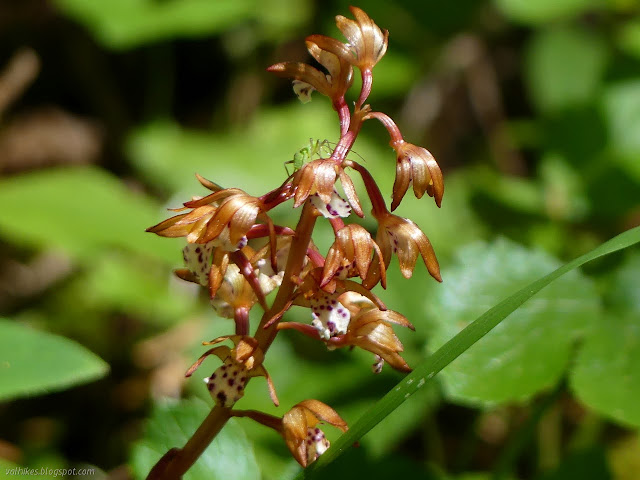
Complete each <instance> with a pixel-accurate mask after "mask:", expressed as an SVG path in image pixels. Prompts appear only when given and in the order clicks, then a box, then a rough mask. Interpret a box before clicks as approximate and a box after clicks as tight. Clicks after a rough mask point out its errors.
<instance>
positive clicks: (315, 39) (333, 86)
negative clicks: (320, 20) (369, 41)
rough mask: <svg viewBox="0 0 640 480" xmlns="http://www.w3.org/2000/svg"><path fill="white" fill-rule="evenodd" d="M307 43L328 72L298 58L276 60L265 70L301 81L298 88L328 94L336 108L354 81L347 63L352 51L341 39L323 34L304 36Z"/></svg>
mask: <svg viewBox="0 0 640 480" xmlns="http://www.w3.org/2000/svg"><path fill="white" fill-rule="evenodd" d="M306 45H307V49H308V50H309V53H310V54H311V56H313V58H315V59H316V60H317V61H318V63H320V64H321V65H322V66H323V67H324V68H326V70H327V72H328V74H325V73H324V72H321V71H320V70H318V69H317V68H315V67H312V66H311V65H307V64H306V63H300V62H281V63H276V64H275V65H271V66H270V67H269V68H267V71H269V72H273V73H275V74H276V75H278V76H279V77H284V78H293V79H295V80H296V81H298V82H301V84H300V83H298V84H297V88H298V89H299V90H303V91H304V90H306V91H307V92H308V93H309V94H310V91H309V90H308V87H311V88H312V89H314V90H317V91H318V92H320V93H321V94H323V95H326V96H327V97H329V98H331V100H332V102H333V105H334V108H335V109H336V110H339V108H340V107H341V106H342V105H343V104H344V95H345V93H346V91H347V90H348V89H349V87H350V86H351V84H352V83H353V67H352V66H351V64H350V63H349V57H350V56H351V52H350V51H349V49H348V48H347V46H346V45H345V44H343V43H342V42H339V41H338V40H335V39H333V38H330V37H326V36H324V35H311V36H309V37H307V39H306ZM305 86H308V87H306V88H305ZM294 87H296V84H294ZM296 93H297V92H296ZM303 101H304V99H303Z"/></svg>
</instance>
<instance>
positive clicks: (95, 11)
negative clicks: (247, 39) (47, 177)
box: [55, 0, 254, 48]
mask: <svg viewBox="0 0 640 480" xmlns="http://www.w3.org/2000/svg"><path fill="white" fill-rule="evenodd" d="M55 4H56V5H57V6H58V8H59V9H60V10H62V11H63V12H65V13H66V14H67V15H69V16H70V17H72V18H74V19H75V20H77V21H79V22H81V23H83V24H84V25H86V26H87V27H88V28H89V30H90V31H91V33H93V34H94V35H95V36H96V38H97V39H98V40H99V41H100V42H102V43H103V44H104V45H106V46H108V47H111V48H131V47H134V46H136V45H141V44H144V43H148V42H153V41H158V40H162V39H165V38H172V37H195V36H202V35H210V34H214V33H217V32H219V31H222V30H226V29H227V28H229V26H231V25H234V24H237V23H238V22H240V21H242V20H245V19H247V18H249V17H250V16H251V10H252V8H253V7H254V2H253V1H252V0H234V1H232V2H228V1H220V2H211V1H208V0H181V1H179V2H175V1H171V2H155V1H153V0H110V1H108V2H101V1H98V2H87V1H84V0H55Z"/></svg>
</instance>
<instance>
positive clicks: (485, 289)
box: [0, 0, 640, 480]
mask: <svg viewBox="0 0 640 480" xmlns="http://www.w3.org/2000/svg"><path fill="white" fill-rule="evenodd" d="M348 5H349V3H348V2H346V1H339V0H333V1H324V2H320V1H317V2H314V1H311V0H295V1H293V0H260V1H257V0H233V1H227V0H110V1H109V2H104V1H88V0H49V1H45V0H22V1H6V0H5V1H4V2H0V39H1V41H0V64H1V65H2V66H3V68H4V71H3V73H2V74H1V75H0V115H1V118H0V121H1V123H0V204H1V205H2V206H3V208H2V209H1V210H0V315H1V316H2V317H3V318H4V320H2V321H0V402H1V403H0V467H1V468H2V470H0V472H3V473H4V471H5V470H4V468H11V467H13V466H16V465H20V466H28V467H33V468H40V467H42V466H44V467H47V468H66V467H81V466H87V465H88V466H92V467H93V468H96V469H97V471H98V472H105V475H106V474H107V473H108V474H110V476H111V478H123V479H124V478H129V477H130V476H132V477H133V478H144V475H146V473H147V472H148V470H149V468H150V466H151V465H153V463H154V462H155V461H156V460H157V458H158V457H159V456H160V455H161V454H162V453H164V451H165V450H166V449H168V448H170V447H173V446H180V445H182V443H183V442H184V441H185V440H186V438H187V437H188V435H190V433H191V432H192V431H193V430H194V429H195V427H196V426H197V425H198V424H199V423H200V421H201V419H202V418H203V417H204V416H205V415H206V412H207V411H208V408H209V407H208V405H209V404H211V400H210V399H209V398H208V393H207V391H206V389H205V388H203V384H202V382H201V381H200V379H199V378H194V379H189V380H185V379H184V378H183V372H184V371H185V369H186V367H187V366H188V365H189V364H190V363H191V362H192V361H193V360H194V359H195V358H196V357H197V356H198V355H199V354H200V353H202V347H201V346H200V342H201V341H202V340H207V339H211V338H214V337H215V336H217V335H218V334H224V333H228V332H229V331H230V328H231V324H230V323H228V321H227V320H223V319H219V318H216V317H215V315H214V313H213V311H212V310H211V309H210V308H208V306H207V302H206V299H203V298H198V297H197V295H196V291H195V290H193V289H191V288H190V285H185V284H184V282H181V281H179V280H177V279H174V278H172V276H171V269H172V268H175V267H178V266H180V262H181V254H180V249H181V245H182V244H181V242H180V241H172V240H168V239H160V238H157V237H155V236H152V235H150V234H145V233H144V229H145V228H146V227H147V226H150V225H152V224H155V223H157V222H158V221H159V220H161V219H163V218H165V215H166V213H165V211H164V208H165V207H167V206H175V205H177V204H178V203H179V202H180V201H181V200H183V199H185V198H189V197H190V196H191V195H194V194H200V193H201V191H200V190H201V189H200V188H199V185H198V184H197V182H196V181H195V178H194V173H195V172H198V173H200V174H202V175H203V176H205V177H207V178H210V179H212V180H214V181H216V182H218V183H220V184H221V185H223V186H225V187H231V186H237V187H240V188H242V189H244V190H246V191H247V192H248V193H250V194H262V193H264V192H265V191H266V190H267V189H270V188H272V187H274V186H276V185H277V184H279V183H280V182H281V181H282V180H283V178H284V177H285V167H284V165H283V164H284V162H286V161H287V160H289V159H291V158H292V156H293V153H294V152H295V151H296V150H298V149H300V148H302V147H303V146H305V144H307V143H308V140H309V138H310V137H312V138H320V139H325V138H326V139H329V140H335V139H336V138H337V135H338V132H337V122H336V117H335V113H334V112H333V111H332V110H331V108H330V106H329V103H328V102H327V101H326V99H324V98H321V96H319V95H318V96H316V97H315V98H314V101H313V102H312V103H310V104H308V105H304V106H303V105H301V104H300V103H299V102H298V101H297V100H296V99H295V96H294V95H293V93H292V91H291V88H290V84H289V82H287V81H283V80H280V79H277V78H275V77H273V78H272V77H271V76H269V75H268V74H267V73H266V72H265V68H266V67H267V66H268V65H270V64H272V63H275V62H276V61H281V60H305V59H306V58H307V57H306V53H305V51H304V42H303V38H304V36H306V35H308V34H311V33H323V34H328V35H332V36H336V37H339V32H338V31H337V29H336V28H335V26H334V24H333V16H334V15H336V14H343V15H348ZM358 6H360V7H361V8H364V9H365V10H366V11H367V12H368V13H369V15H370V16H371V17H372V18H373V19H374V20H375V21H376V22H377V23H378V24H379V25H380V26H381V27H383V28H387V29H388V30H389V31H390V47H389V52H388V54H387V56H385V58H384V59H383V60H382V62H381V63H380V64H379V65H378V66H376V68H375V70H374V86H373V93H372V95H371V97H370V98H369V101H370V103H372V104H373V105H374V106H375V108H376V109H379V110H383V111H386V112H387V113H389V114H390V115H391V116H392V117H394V118H395V119H396V121H397V122H398V124H399V125H400V127H401V128H402V130H403V132H404V133H405V136H406V138H407V140H408V141H411V142H413V143H417V144H421V145H425V146H426V147H427V148H429V149H430V150H431V152H432V153H433V154H434V155H435V156H436V158H437V159H438V161H439V163H440V165H441V167H442V169H443V171H444V173H445V184H446V194H445V196H444V201H443V206H442V209H437V208H436V207H435V206H433V205H432V202H427V201H426V200H424V199H423V200H422V201H419V200H416V199H414V198H411V196H407V197H406V198H405V200H404V201H403V203H402V205H401V206H400V207H399V209H398V211H399V214H400V215H402V216H407V217H410V218H412V219H414V220H415V221H416V222H417V223H418V224H419V225H420V226H421V227H422V228H423V229H424V231H425V232H426V233H427V235H428V236H429V237H430V239H431V241H432V243H433V244H434V246H435V249H436V252H437V254H438V256H439V259H440V263H441V266H442V267H443V278H444V283H443V284H435V283H436V282H433V281H432V280H431V279H429V278H428V274H427V272H426V270H425V269H424V268H423V267H420V266H419V267H418V268H417V269H416V275H414V277H413V278H412V279H411V280H404V279H403V278H401V276H400V274H399V273H398V271H397V270H398V269H397V268H391V269H390V274H391V278H390V281H389V285H390V287H389V289H388V291H386V292H379V294H380V295H381V296H382V297H383V298H384V300H385V301H386V302H387V304H388V305H389V306H390V307H391V308H394V309H395V310H398V311H400V312H402V313H404V314H405V315H406V316H407V317H408V318H409V319H410V321H411V322H412V323H413V324H414V325H415V326H416V332H415V333H411V334H409V333H407V332H402V331H398V334H399V335H400V336H401V338H402V340H403V342H404V344H405V348H406V358H407V359H408V361H409V363H410V364H411V365H416V364H418V363H419V362H420V361H421V360H423V359H424V358H425V357H427V356H428V355H429V354H431V353H433V352H434V351H435V350H436V349H438V348H439V347H440V346H441V345H443V344H444V343H445V342H446V341H447V340H448V339H450V338H451V337H453V336H454V335H455V334H456V333H458V332H459V331H460V330H461V329H463V328H464V327H465V326H466V325H468V324H469V323H470V322H471V321H472V320H473V319H475V318H476V317H478V316H479V315H480V314H482V313H483V312H485V311H486V310H487V309H489V308H490V307H492V306H493V305H495V304H496V303H498V302H499V301H500V300H502V299H503V298H505V297H507V296H508V295H510V294H511V293H513V292H515V291H516V290H517V289H518V288H520V287H522V286H525V285H526V284H527V283H529V282H531V281H533V280H535V279H537V278H539V277H541V276H542V275H544V274H546V273H549V272H550V271H552V270H553V269H555V268H557V267H558V266H560V265H561V264H562V263H564V262H566V261H568V260H571V259H572V258H575V257H577V256H578V255H581V254H583V253H585V252H587V251H588V250H590V249H592V248H594V247H596V246H597V245H598V244H600V243H602V242H603V241H604V240H607V239H608V238H610V237H612V236H614V235H615V234H617V233H620V232H622V231H624V230H627V229H629V228H631V227H633V226H636V225H639V224H640V161H639V158H640V7H639V6H638V4H637V3H636V1H635V0H536V1H535V2H534V1H527V0H493V1H491V0H458V1H456V2H441V1H436V0H429V1H424V0H413V1H412V0H401V1H396V2H385V1H381V0H367V1H366V2H362V3H360V4H359V5H358ZM383 133H384V132H383V131H382V130H381V127H379V126H377V125H373V124H371V125H370V124H367V125H366V128H365V130H364V131H363V132H362V134H361V136H360V138H359V141H358V142H357V143H356V145H355V147H354V149H355V151H356V152H357V153H358V154H360V155H361V156H362V157H363V158H365V159H366V166H367V168H369V169H370V170H371V171H372V172H373V174H374V176H376V178H378V179H380V182H381V184H382V187H383V189H386V192H388V193H390V192H391V185H392V183H393V176H394V172H395V165H394V156H393V152H392V151H391V149H390V148H389V147H388V146H387V145H386V134H383ZM289 213H290V212H287V211H282V212H281V214H282V216H281V217H280V221H281V222H282V223H287V222H291V221H293V217H291V216H288V214H289ZM287 219H289V220H287ZM365 226H367V227H374V224H373V223H366V222H365ZM320 233H321V235H320V237H318V238H317V239H316V241H317V243H318V244H319V245H320V248H321V249H324V250H325V251H326V249H327V248H328V246H329V245H330V243H331V238H332V234H331V231H330V229H325V230H324V231H322V232H320ZM288 333H289V332H285V333H283V334H282V335H281V336H280V337H279V339H278V341H277V342H276V343H275V344H274V346H273V347H272V348H271V353H270V354H269V355H268V358H267V362H266V366H267V368H268V369H269V371H270V373H271V375H272V377H273V378H274V382H275V385H276V388H277V390H278V395H279V397H280V400H281V404H282V405H283V406H291V405H293V404H295V403H297V402H298V401H301V400H303V399H305V398H318V399H319V400H322V401H324V402H326V403H328V404H331V405H332V406H333V407H335V408H336V410H337V411H338V412H339V413H340V414H341V415H342V416H343V417H344V418H345V419H346V420H347V421H348V422H349V423H353V422H355V421H356V420H357V419H358V418H359V417H360V416H361V415H362V412H364V411H365V410H366V409H367V408H368V407H370V406H371V405H372V404H373V403H374V402H375V401H376V400H377V399H378V398H380V397H381V396H382V395H384V393H385V392H387V391H388V390H390V389H391V388H392V387H393V386H394V385H395V384H396V383H397V382H398V381H399V380H400V379H401V378H402V376H401V375H399V374H397V373H396V372H392V371H387V370H388V369H385V372H384V373H383V374H382V375H380V376H375V377H374V376H373V375H371V374H370V370H369V368H370V365H369V364H370V363H371V358H370V355H366V354H362V355H361V354H360V353H358V352H355V351H354V352H341V351H340V352H327V351H325V349H324V347H322V346H321V345H320V346H319V345H316V344H314V343H313V342H311V341H307V340H306V339H304V338H302V337H301V336H299V335H295V334H291V335H289V334H288ZM639 397H640V251H639V250H638V248H637V247H636V248H632V249H628V250H626V251H625V252H622V253H616V254H613V255H610V256H608V257H606V258H604V259H602V260H597V261H595V262H592V263H590V264H589V265H587V266H586V267H585V268H583V269H582V270H581V271H579V270H575V271H573V272H571V273H570V274H568V275H566V276H564V277H562V278H561V279H559V280H558V281H556V282H554V283H553V284H552V285H551V286H550V287H548V288H547V289H545V290H543V291H542V292H541V293H540V294H538V295H536V296H535V297H534V298H533V299H532V300H531V301H529V302H528V303H526V304H525V305H524V306H523V307H522V308H520V309H518V310H517V311H516V312H515V313H514V314H513V315H511V316H509V317H508V318H507V320H506V321H504V322H503V323H501V324H500V325H499V326H498V327H497V328H496V329H495V330H494V331H492V332H490V333H489V334H488V335H487V336H486V337H485V338H483V339H482V340H481V341H480V342H479V343H478V344H476V345H475V346H473V347H472V348H470V349H469V350H468V351H467V352H466V353H464V354H463V355H462V356H461V357H460V358H459V359H458V360H456V361H455V362H454V363H452V364H451V365H450V366H449V367H447V368H446V369H445V370H444V371H443V372H442V374H441V375H438V376H437V377H436V378H435V381H434V382H430V383H429V384H428V385H427V386H426V387H425V388H423V389H421V390H419V391H418V392H417V393H416V394H415V395H413V396H412V397H411V398H410V399H408V400H407V401H406V402H405V403H404V404H403V405H401V406H400V407H399V408H398V409H397V410H395V411H394V412H393V413H392V415H390V416H389V417H387V418H386V419H385V420H384V421H383V422H382V423H380V424H379V425H378V426H377V427H376V428H375V429H374V430H373V431H371V432H370V433H369V434H368V435H366V436H365V437H364V438H363V439H362V441H361V446H360V448H358V449H351V450H350V451H349V452H347V453H346V454H345V455H344V456H343V457H341V458H340V459H339V460H338V461H336V462H335V463H333V464H332V465H331V466H330V467H329V468H330V469H331V471H330V473H327V471H326V470H325V471H324V472H323V474H322V475H327V476H328V475H331V477H332V478H335V479H339V478H352V476H353V475H354V472H355V473H357V474H358V475H359V476H362V477H364V478H367V477H368V478H371V479H376V478H388V477H389V476H394V477H397V478H401V477H402V476H403V475H405V476H406V477H408V478H425V479H442V478H447V479H488V478H513V479H516V478H518V479H541V480H551V479H563V480H565V479H573V478H575V479H580V480H589V479H594V480H596V479H597V480H600V479H622V480H631V479H638V478H640V460H639V459H640V437H639V436H638V427H640V402H638V398H639ZM239 406H240V407H241V408H257V407H259V408H262V409H265V408H266V409H267V411H270V412H277V413H279V414H282V413H283V411H284V410H283V408H281V409H275V408H274V407H272V406H271V407H269V406H268V402H267V400H266V388H265V386H264V385H263V384H261V382H259V381H256V382H255V384H254V382H252V384H251V386H250V387H249V388H248V391H247V395H246V396H245V398H244V399H243V400H242V401H241V404H240V405H239ZM333 438H335V436H334V437H333ZM221 452H222V453H221ZM298 471H299V467H298V466H297V464H296V463H295V461H293V459H292V458H290V455H289V454H288V451H287V450H286V447H285V446H284V443H283V442H282V441H281V439H279V438H278V437H276V435H275V434H273V433H272V432H270V431H266V430H265V429H261V427H259V426H254V425H252V424H250V423H249V422H244V421H240V420H238V421H235V422H234V421H232V422H230V424H229V425H228V426H227V427H225V429H224V431H223V434H222V435H221V436H220V437H218V438H217V439H216V442H215V443H214V445H213V446H212V447H211V448H210V449H209V450H208V451H207V453H206V455H205V456H204V457H203V458H202V460H201V461H200V462H199V463H198V464H197V465H196V467H195V468H194V469H193V470H192V471H191V472H190V474H189V475H190V476H189V477H188V478H191V479H200V478H208V479H211V478H214V479H223V478H224V479H243V480H244V479H255V478H264V479H268V480H271V479H273V480H276V479H284V478H292V477H293V476H295V475H296V474H297V473H298ZM0 476H2V474H1V473H0ZM21 478H28V477H26V476H25V477H21ZM38 478H42V477H38Z"/></svg>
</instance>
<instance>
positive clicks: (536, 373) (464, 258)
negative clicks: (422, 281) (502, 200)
mask: <svg viewBox="0 0 640 480" xmlns="http://www.w3.org/2000/svg"><path fill="white" fill-rule="evenodd" d="M557 266H558V262H557V261H556V260H554V259H553V258H551V257H550V256H549V255H548V254H546V253H544V252H542V251H531V250H528V249H526V248H523V247H521V246H519V245H517V244H515V243H512V242H510V241H508V240H504V239H500V240H497V241H495V242H493V243H492V244H485V243H475V244H472V245H468V246H466V247H464V248H463V249H462V250H461V251H460V252H459V254H458V258H457V261H456V264H455V265H454V266H453V267H451V268H448V269H444V271H443V272H442V277H443V278H444V279H445V281H444V283H443V284H442V285H441V286H440V287H439V288H437V289H434V297H433V298H430V299H429V300H428V307H427V309H428V312H429V314H430V317H431V318H432V319H433V322H434V323H435V325H434V328H433V330H432V338H431V341H430V343H429V350H430V351H435V350H436V349H437V348H439V347H440V346H442V345H443V344H444V343H445V342H446V341H447V340H449V339H450V338H452V337H453V336H454V335H455V334H457V333H458V332H459V331H460V330H462V329H463V328H465V327H466V326H467V325H468V324H469V323H470V321H471V319H473V318H475V317H477V316H478V315H480V314H481V313H482V312H483V311H485V310H487V309H488V308H490V307H491V306H492V305H495V304H496V303H498V301H499V300H500V299H501V298H504V297H506V296H507V295H508V294H509V292H511V291H513V289H514V288H518V287H521V286H524V285H526V284H527V283H529V282H531V281H533V280H534V279H535V278H537V277H540V276H541V275H543V274H544V273H546V272H549V271H551V270H553V269H554V268H557ZM598 310H599V300H598V296H597V294H596V291H595V288H594V287H593V285H592V284H591V282H589V281H588V280H587V279H586V278H585V277H583V276H581V275H580V274H579V273H577V272H574V273H571V274H569V275H566V276H565V277H564V278H562V279H561V280H558V281H557V282H556V283H555V284H554V288H553V289H548V290H545V291H544V292H541V293H540V294H539V295H537V296H536V298H535V299H534V300H532V301H531V302H529V303H527V304H526V305H523V306H522V307H521V308H519V309H518V310H517V311H516V312H514V313H513V314H512V316H511V318H510V319H509V321H508V322H504V323H502V324H500V325H499V326H498V327H496V328H495V329H494V330H493V331H492V332H491V333H489V334H488V335H487V336H486V338H484V340H483V341H482V342H480V343H478V344H476V345H474V346H473V347H471V348H470V349H469V350H468V351H467V352H465V353H464V354H463V355H461V356H460V357H459V358H458V359H456V361H454V362H453V363H452V364H451V365H450V366H449V367H447V368H446V369H445V370H444V371H443V381H444V389H445V392H446V393H447V395H448V396H449V397H450V398H452V399H455V400H457V401H459V402H461V403H470V404H478V403H479V404H483V403H497V402H506V401H514V400H525V399H527V398H529V397H531V396H532V395H535V394H536V393H537V392H538V391H540V390H542V389H545V388H548V387H551V386H552V385H554V384H555V383H556V382H557V381H558V379H559V378H560V377H561V376H562V374H563V372H564V370H565V368H566V366H567V362H568V360H569V356H570V354H571V348H572V344H573V342H574V341H575V340H576V338H577V336H578V335H580V333H581V332H582V330H583V329H584V326H585V325H589V324H590V323H592V322H594V321H595V320H596V318H597V315H598Z"/></svg>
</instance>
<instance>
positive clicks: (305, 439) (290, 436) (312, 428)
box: [231, 399, 348, 467]
mask: <svg viewBox="0 0 640 480" xmlns="http://www.w3.org/2000/svg"><path fill="white" fill-rule="evenodd" d="M231 416H232V417H247V418H251V419H252V420H255V421H256V422H258V423H260V424H262V425H264V426H266V427H269V428H272V429H273V430H275V431H276V432H278V433H279V434H280V435H282V437H283V438H284V441H285V443H286V444H287V448H289V451H290V452H291V454H292V455H293V457H294V458H295V459H296V460H297V462H298V463H299V464H300V465H302V467H307V466H308V465H309V464H310V463H313V462H315V461H316V460H317V459H318V457H319V456H320V455H322V454H323V453H324V452H325V451H326V450H327V449H328V448H329V445H330V444H329V440H327V438H326V437H325V435H324V432H323V431H322V430H320V429H319V428H318V424H319V423H328V424H329V425H331V426H334V427H336V428H338V429H340V430H342V431H343V432H346V431H347V430H348V426H347V422H345V421H344V420H343V419H342V418H341V417H340V415H338V413H337V412H336V411H335V410H334V409H333V408H331V407H330V406H329V405H327V404H325V403H322V402H321V401H319V400H313V399H310V400H304V401H302V402H300V403H298V404H296V405H295V406H294V407H293V408H291V410H289V411H288V412H287V413H285V414H284V416H283V417H282V418H279V417H275V416H273V415H269V414H267V413H263V412H258V411H256V410H232V411H231Z"/></svg>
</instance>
